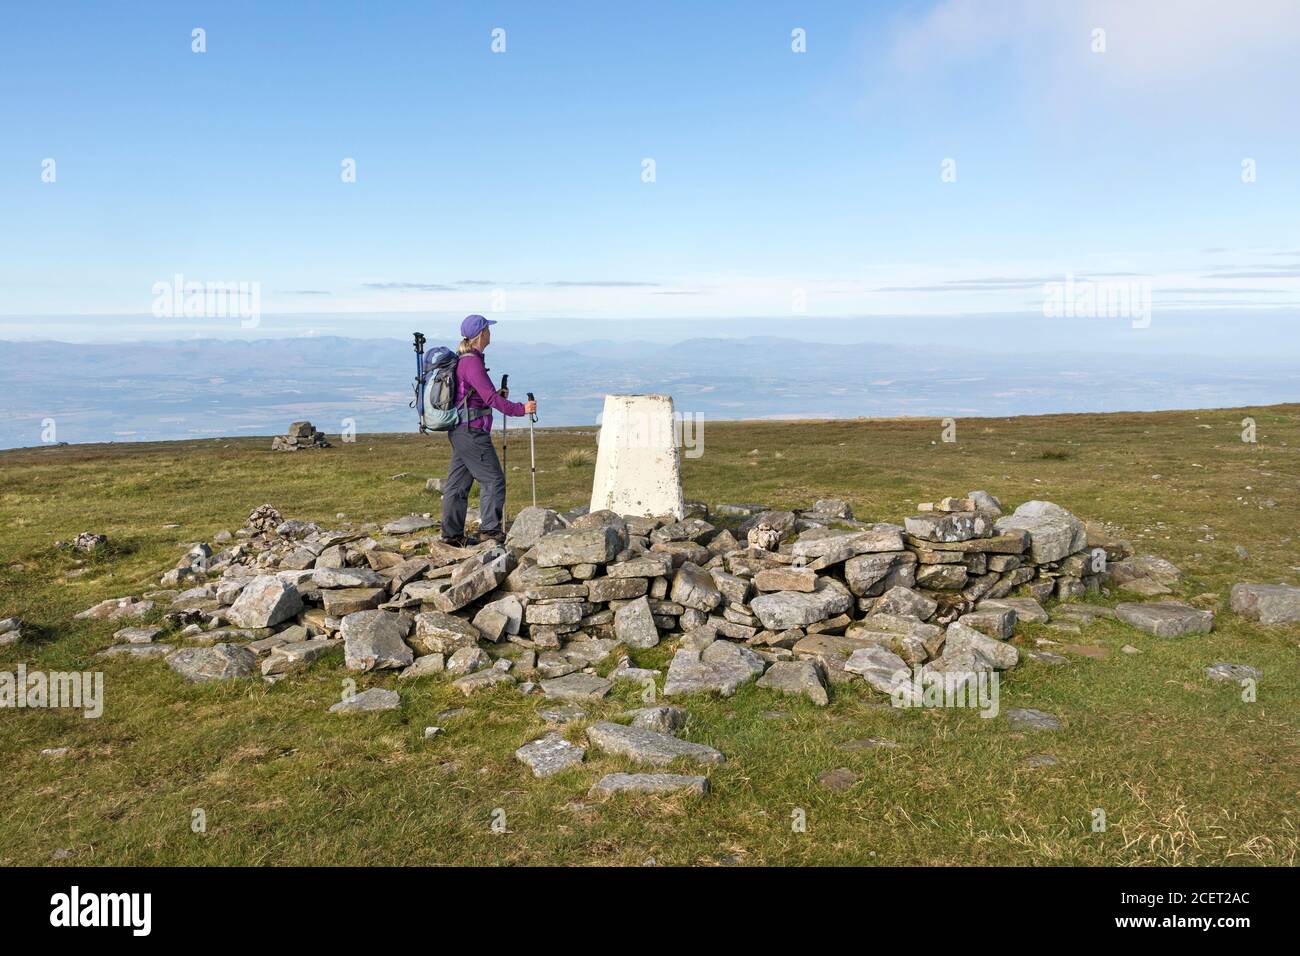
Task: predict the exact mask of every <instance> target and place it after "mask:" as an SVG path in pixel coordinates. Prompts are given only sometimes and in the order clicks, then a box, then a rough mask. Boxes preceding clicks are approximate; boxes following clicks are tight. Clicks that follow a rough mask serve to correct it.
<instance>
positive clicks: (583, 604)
mask: <svg viewBox="0 0 1300 956" xmlns="http://www.w3.org/2000/svg"><path fill="white" fill-rule="evenodd" d="M692 512H693V513H692V514H691V515H690V516H688V517H686V518H685V519H683V520H674V519H672V518H647V517H635V516H621V515H617V514H614V513H613V512H608V511H600V512H593V513H585V510H584V509H579V510H578V511H574V512H569V513H567V514H560V513H559V512H557V511H553V510H550V509H545V508H527V509H525V510H524V511H522V512H520V514H519V515H518V516H517V517H516V518H515V520H514V522H513V523H512V524H511V525H510V528H509V532H508V535H507V538H506V542H505V545H504V547H500V546H494V545H492V544H491V543H490V542H487V543H484V544H482V545H479V546H475V547H468V548H456V547H452V546H450V545H447V544H445V543H443V542H442V541H441V540H440V539H439V538H438V536H437V535H436V534H431V533H430V532H431V531H432V529H433V528H434V526H435V524H436V523H435V521H434V520H433V519H432V518H430V517H428V516H421V515H408V516H405V517H403V518H399V519H397V520H395V521H392V522H389V523H387V524H385V525H383V526H382V527H377V526H375V525H364V526H361V527H358V528H352V527H350V526H344V527H343V528H340V529H327V528H324V527H321V526H319V525H317V524H316V523H314V522H305V521H300V520H296V519H288V520H285V519H283V518H282V516H281V515H280V514H279V512H277V511H276V510H275V509H274V508H272V507H270V506H269V505H264V506H262V507H260V508H258V509H255V510H254V511H253V512H252V514H250V516H249V520H248V522H247V524H246V525H245V527H243V528H241V529H240V530H239V531H237V532H235V533H234V534H233V535H231V534H229V533H225V532H223V533H222V535H219V536H218V540H217V541H216V542H215V543H216V544H217V545H218V548H216V549H214V548H213V547H212V546H211V545H209V544H207V543H202V542H201V543H197V544H194V545H192V546H190V547H188V548H187V551H186V553H185V555H184V557H183V558H182V559H181V561H180V562H179V564H178V565H177V567H175V568H173V569H171V570H170V571H168V572H167V573H166V574H165V575H163V578H162V583H163V585H164V586H165V587H168V588H171V589H172V590H164V591H157V592H152V593H148V594H145V595H143V598H142V599H140V600H137V599H135V598H121V599H114V600H110V601H105V602H102V603H101V604H98V605H96V606H95V607H94V608H90V609H88V610H87V611H84V612H82V614H80V615H78V617H94V618H110V619H115V620H116V619H128V620H129V619H138V618H143V617H145V616H146V615H148V614H149V612H150V611H151V610H152V609H153V607H154V606H155V602H157V603H159V604H162V603H164V602H166V603H167V604H168V605H169V606H170V610H168V611H167V612H166V614H165V622H164V625H163V626H148V627H146V626H139V624H138V623H137V624H136V625H133V626H129V627H125V628H123V629H122V630H120V631H119V632H118V633H117V635H116V636H117V640H118V642H119V643H118V644H117V645H115V646H114V647H112V648H110V649H109V650H108V651H106V652H104V653H105V654H108V655H111V656H128V657H152V656H164V657H165V658H166V662H167V663H168V665H169V666H170V667H171V668H172V669H173V670H175V671H176V672H177V673H179V674H180V675H182V676H183V677H185V678H186V679H188V680H191V681H209V680H224V679H230V678H240V677H250V676H254V675H258V674H259V673H260V675H261V676H262V677H263V678H264V679H266V680H271V681H276V680H282V679H285V678H286V677H289V676H290V675H292V674H294V673H295V672H298V671H302V670H305V669H306V668H308V667H311V666H312V665H313V664H314V663H315V662H317V661H320V660H322V659H324V658H325V657H327V656H330V655H341V657H342V660H343V663H344V665H345V666H346V668H348V669H349V670H352V671H356V672H368V671H383V670H394V671H397V672H398V675H397V676H398V686H399V687H400V686H401V685H402V684H403V683H405V682H406V681H410V680H414V679H419V678H423V677H426V676H428V675H446V676H447V677H449V678H450V679H451V682H452V685H453V686H454V687H456V688H457V689H458V690H460V691H461V692H462V693H464V694H466V695H471V694H474V693H477V692H479V691H481V690H483V689H485V688H491V687H498V686H502V685H518V688H519V689H520V690H521V691H523V692H526V693H539V694H541V695H544V697H545V698H546V700H547V702H548V706H549V707H551V709H552V710H553V711H555V721H554V722H557V723H562V722H564V721H565V720H568V719H574V716H573V714H574V712H576V715H577V716H582V711H581V710H580V709H578V708H579V707H580V706H581V705H582V704H583V703H584V702H590V701H596V700H600V699H602V698H604V697H605V696H606V695H608V694H609V693H610V691H611V690H612V689H613V687H614V686H615V683H616V682H619V681H627V682H629V683H630V684H632V685H634V686H637V687H640V688H643V689H644V690H645V692H646V693H647V695H649V694H651V693H655V694H658V693H662V694H663V695H664V696H665V697H669V698H672V697H680V696H682V695H687V694H692V693H700V692H710V693H716V694H721V695H724V696H730V695H731V694H734V693H735V692H736V690H737V689H738V688H739V687H741V686H743V685H745V684H748V683H750V682H753V683H755V684H756V685H757V686H759V687H762V688H766V689H769V690H771V691H774V692H777V693H780V694H790V695H798V696H802V697H805V698H807V699H809V700H811V701H812V702H813V703H814V704H817V705H825V704H827V703H828V702H829V700H830V696H831V690H832V689H834V688H836V687H844V686H846V685H850V684H853V683H856V682H858V681H862V682H864V683H865V684H866V685H867V686H869V687H871V688H873V689H874V690H876V691H879V692H882V693H886V694H891V695H893V694H895V693H897V692H898V690H899V687H900V684H902V683H908V684H910V683H911V682H912V680H913V677H914V676H917V677H919V676H923V675H925V674H927V673H929V674H948V675H955V674H974V673H979V672H989V671H994V670H1005V669H1007V668H1011V667H1014V666H1016V665H1017V664H1018V663H1019V661H1020V658H1021V654H1020V650H1019V649H1018V647H1017V645H1016V644H1015V643H1012V642H1011V641H1010V640H1009V639H1010V638H1012V636H1013V634H1014V632H1015V629H1016V626H1017V623H1018V622H1020V621H1034V622H1047V621H1048V620H1049V617H1048V614H1047V612H1046V611H1045V610H1044V609H1043V607H1042V604H1041V603H1040V602H1042V601H1044V600H1046V599H1048V598H1057V599H1059V600H1061V601H1062V602H1066V603H1062V604H1061V605H1059V606H1058V607H1056V608H1054V609H1053V612H1052V618H1053V622H1054V623H1053V624H1052V625H1051V626H1054V627H1063V628H1074V629H1075V630H1077V625H1078V624H1079V623H1087V622H1089V621H1091V620H1093V619H1094V618H1096V617H1103V616H1104V617H1110V618H1118V619H1119V620H1121V621H1124V622H1126V623H1128V624H1130V625H1132V626H1133V627H1136V628H1138V629H1140V630H1143V631H1145V632H1147V633H1149V634H1152V635H1156V636H1160V637H1174V636H1179V635H1183V634H1191V633H1204V632H1207V631H1209V630H1210V629H1211V628H1212V626H1213V614H1212V613H1211V612H1210V611H1205V610H1199V609H1197V608H1194V607H1191V606H1189V605H1187V604H1182V603H1179V602H1176V601H1170V600H1156V601H1140V602H1129V603H1121V604H1119V605H1118V606H1117V607H1115V608H1109V607H1104V606H1099V605H1089V604H1082V603H1079V602H1077V600H1076V599H1077V598H1080V597H1082V596H1085V595H1087V594H1089V593H1094V592H1098V591H1101V590H1102V588H1103V587H1107V588H1109V587H1117V588H1120V589H1127V590H1130V591H1133V592H1134V593H1136V594H1139V595H1144V596H1145V595H1155V596H1161V595H1164V594H1167V593H1168V592H1169V590H1170V587H1169V585H1171V584H1174V583H1177V580H1178V578H1179V575H1180V572H1179V571H1178V569H1177V568H1176V567H1174V566H1173V565H1172V564H1170V563H1169V562H1167V561H1163V560H1161V559H1159V558H1151V557H1135V556H1134V555H1133V550H1132V548H1131V547H1130V546H1129V545H1128V544H1127V542H1124V541H1119V540H1116V539H1114V538H1112V537H1110V536H1109V535H1107V534H1106V532H1105V530H1104V529H1102V528H1099V527H1097V526H1094V525H1085V523H1084V522H1083V521H1081V520H1080V519H1079V518H1077V517H1076V516H1074V515H1073V514H1071V513H1070V512H1069V511H1067V510H1066V509H1064V508H1062V507H1060V506H1058V505H1055V504H1052V503H1051V502H1046V501H1029V502H1025V503H1024V504H1021V505H1020V506H1019V507H1017V508H1016V509H1015V510H1014V511H1012V512H1011V513H1010V514H1004V513H1003V509H1002V506H1001V503H1000V502H999V501H998V500H997V499H996V498H994V497H993V496H992V495H989V494H987V493H984V492H972V493H970V494H968V495H966V496H964V497H961V498H944V499H941V500H939V501H936V502H932V503H927V504H924V505H922V506H921V507H920V508H919V509H918V513H917V514H915V515H913V516H910V517H907V518H905V519H904V521H903V523H902V524H901V525H900V524H890V523H864V522H859V521H856V520H855V519H854V518H853V515H852V511H851V509H850V508H849V507H848V506H847V504H845V503H844V502H838V501H819V502H817V503H816V505H815V506H814V507H813V508H811V509H808V510H806V511H774V510H769V509H764V508H762V507H761V506H759V505H721V506H718V507H717V508H715V509H714V512H713V515H714V518H715V520H716V521H717V522H718V524H714V523H711V522H710V521H709V520H707V519H708V517H709V512H708V510H707V509H706V508H705V506H704V505H700V504H693V505H692ZM735 522H739V523H738V525H736V527H735V528H734V530H733V528H731V527H725V526H723V524H724V523H735ZM755 532H756V533H755ZM756 539H757V540H761V541H762V542H764V543H765V544H767V545H769V546H768V547H756V546H753V545H749V546H746V545H745V544H742V543H741V541H742V540H745V541H747V542H749V541H754V540H756ZM1239 587H1240V588H1247V589H1254V590H1243V591H1241V593H1240V595H1238V593H1237V592H1236V591H1234V596H1233V606H1234V608H1235V607H1237V606H1238V605H1240V606H1241V607H1242V608H1243V609H1248V610H1250V611H1253V612H1256V613H1257V614H1258V616H1259V619H1261V620H1263V619H1264V618H1265V617H1267V618H1268V619H1269V620H1273V619H1276V618H1278V617H1279V616H1282V615H1285V614H1286V613H1288V608H1290V609H1292V610H1293V611H1294V612H1295V613H1297V614H1300V604H1297V603H1296V600H1297V599H1298V598H1300V589H1294V588H1292V589H1289V592H1288V593H1282V592H1278V591H1276V590H1274V589H1271V588H1270V587H1268V586H1255V585H1241V586H1239ZM181 588H183V589H181ZM1290 592H1295V593H1294V594H1292V593H1290ZM1288 602H1290V603H1288ZM1057 622H1059V623H1057ZM5 624H6V625H8V624H9V622H5ZM164 633H170V634H171V635H172V636H171V637H168V638H166V639H165V640H166V641H172V642H173V643H166V642H163V643H159V642H157V641H156V638H158V637H159V636H160V635H162V634H164ZM665 639H671V640H673V641H674V642H675V643H674V645H673V650H674V653H673V656H672V658H671V661H670V663H669V665H668V668H667V673H666V675H665V674H661V673H660V672H659V671H657V670H648V669H643V668H638V667H634V666H632V665H631V662H630V661H629V660H628V659H627V657H626V654H625V653H624V652H625V650H626V649H629V648H632V649H638V648H650V647H654V646H656V645H658V644H659V643H660V642H662V641H664V640H665ZM1040 643H1041V644H1052V643H1054V642H1051V641H1041V642H1040ZM1029 653H1030V654H1031V655H1032V656H1035V657H1039V658H1040V659H1042V660H1044V661H1045V662H1047V663H1063V662H1065V659H1064V658H1061V657H1059V656H1058V655H1053V654H1051V653H1045V652H1042V651H1038V652H1035V651H1032V650H1031V651H1030V652H1029ZM1052 658H1055V659H1054V660H1053V659H1052ZM602 662H612V663H614V666H613V668H612V669H608V668H605V667H602V668H601V670H602V671H604V672H605V674H606V676H600V675H599V674H598V673H597V667H596V665H598V664H602ZM1239 666H1241V665H1230V664H1227V663H1226V662H1220V665H1216V667H1219V670H1220V671H1222V672H1223V673H1225V674H1227V673H1235V671H1231V670H1230V669H1231V668H1234V667H1239ZM399 703H400V694H399V693H398V692H397V691H394V690H390V689H384V688H371V689H370V690H367V691H366V692H365V693H363V694H359V695H357V696H356V697H353V698H349V699H348V700H346V701H343V702H342V703H341V704H339V705H335V707H333V708H331V709H332V710H334V711H336V712H339V713H354V712H362V711H374V710H387V709H392V708H395V707H397V706H399ZM566 709H567V712H568V716H566V717H563V718H562V717H561V716H559V715H560V713H561V711H566ZM628 716H630V717H631V718H632V722H631V724H630V725H628V724H621V723H615V722H612V721H603V722H600V723H597V724H594V725H593V726H591V727H589V728H588V729H587V739H588V742H589V744H590V745H591V746H594V747H597V748H598V749H601V750H603V751H605V752H607V753H613V754H621V755H624V756H627V757H629V758H630V759H633V760H635V761H637V762H640V763H646V764H650V765H652V766H654V767H657V768H662V767H664V766H666V765H668V764H669V763H672V762H674V761H676V760H678V759H679V758H685V759H686V760H690V761H695V762H696V763H699V764H702V765H712V764H716V763H720V762H722V760H723V759H724V758H723V756H722V754H720V753H718V752H717V751H715V750H712V749H711V748H708V747H704V746H703V745H700V744H695V743H690V742H687V741H684V740H681V739H679V738H678V736H677V734H678V733H679V732H680V731H681V729H682V726H683V725H684V723H685V719H686V715H685V714H684V713H683V712H681V711H678V710H677V709H676V708H673V707H648V708H644V709H642V710H640V711H636V712H634V713H633V714H631V715H628ZM547 720H548V721H551V720H552V718H551V717H548V718H547ZM431 729H432V730H433V731H434V733H435V734H436V733H437V732H438V729H437V728H431ZM430 736H433V734H430ZM584 752H585V750H584V748H582V747H578V746H577V745H575V744H571V743H568V742H567V741H565V740H564V739H563V738H561V737H558V736H556V735H549V736H547V737H543V738H541V739H539V740H536V741H532V742H528V743H526V744H525V745H524V746H522V747H521V748H520V751H519V753H518V757H519V759H520V760H521V761H522V762H524V763H526V764H527V765H528V766H529V767H531V768H532V770H533V772H534V773H535V774H537V775H538V776H545V775H548V774H549V773H552V772H558V771H559V770H561V769H563V768H565V767H568V766H571V765H573V764H574V763H577V762H581V761H582V759H583V753H584ZM670 789H685V790H688V791H691V792H697V793H698V792H703V791H704V790H705V789H707V782H706V781H704V778H702V777H692V776H684V777H680V778H679V777H676V776H675V775H672V774H664V773H657V772H656V773H651V774H630V775H629V774H621V775H620V774H615V775H611V777H609V778H606V779H604V780H602V781H600V782H599V783H598V784H597V786H596V787H594V788H593V793H597V794H604V793H610V792H616V791H619V790H633V791H637V792H663V791H665V790H670Z"/></svg>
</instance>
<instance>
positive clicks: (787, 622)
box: [749, 578, 853, 631]
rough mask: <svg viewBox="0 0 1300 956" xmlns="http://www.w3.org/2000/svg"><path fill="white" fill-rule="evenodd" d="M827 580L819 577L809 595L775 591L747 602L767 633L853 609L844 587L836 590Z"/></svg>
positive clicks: (849, 596)
mask: <svg viewBox="0 0 1300 956" xmlns="http://www.w3.org/2000/svg"><path fill="white" fill-rule="evenodd" d="M831 581H832V579H830V578H819V579H818V581H817V590H816V591H814V592H813V593H812V594H805V593H803V592H801V591H774V592H772V593H771V594H760V595H759V596H758V597H756V598H754V599H753V600H752V601H750V602H749V606H750V609H751V610H752V611H753V612H754V616H755V617H757V618H758V619H759V621H760V622H761V623H762V625H763V627H765V628H766V629H767V630H769V631H784V630H788V629H789V628H792V627H803V626H805V625H808V624H816V623H817V622H818V621H825V620H826V619H827V618H831V617H834V616H835V615H837V614H843V613H844V612H845V611H847V610H849V608H851V607H852V606H853V596H852V595H851V594H850V593H849V592H848V589H847V588H845V587H844V585H842V584H840V585H839V586H838V587H837V586H835V584H832V583H831Z"/></svg>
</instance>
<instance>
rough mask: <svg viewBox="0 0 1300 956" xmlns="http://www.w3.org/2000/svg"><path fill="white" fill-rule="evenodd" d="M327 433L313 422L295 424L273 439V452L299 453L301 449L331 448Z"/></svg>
mask: <svg viewBox="0 0 1300 956" xmlns="http://www.w3.org/2000/svg"><path fill="white" fill-rule="evenodd" d="M329 447H330V443H329V442H328V441H326V440H325V433H324V432H322V431H317V429H316V426H315V425H313V424H312V423H311V422H294V423H293V424H292V425H290V426H289V430H288V431H287V432H286V433H285V434H283V435H276V436H275V437H274V438H272V439H271V451H298V450H299V449H300V448H329Z"/></svg>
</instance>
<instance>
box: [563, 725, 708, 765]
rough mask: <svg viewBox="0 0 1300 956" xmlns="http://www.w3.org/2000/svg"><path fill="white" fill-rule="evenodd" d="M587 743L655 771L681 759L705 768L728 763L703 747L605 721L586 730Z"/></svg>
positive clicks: (642, 729) (702, 745)
mask: <svg viewBox="0 0 1300 956" xmlns="http://www.w3.org/2000/svg"><path fill="white" fill-rule="evenodd" d="M587 739H588V740H589V741H590V742H591V744H592V745H593V746H595V747H597V748H599V749H600V750H603V751H604V752H605V753H609V754H615V755H617V756H620V757H628V758H630V759H632V760H638V761H640V762H642V763H648V764H652V765H654V766H656V767H666V766H667V765H668V764H670V763H672V762H673V761H674V760H681V759H684V760H689V761H691V762H693V763H697V764H701V765H704V766H716V765H718V764H721V763H724V762H725V761H726V758H725V757H724V756H723V755H722V754H721V753H720V752H719V751H717V750H714V749H713V748H712V747H706V746H705V745H704V744H697V743H692V742H690V741H688V740H680V739H679V738H677V737H672V736H669V735H668V734H659V733H655V732H654V731H653V730H646V729H644V728H642V727H628V726H626V725H624V724H615V723H611V722H610V721H605V720H602V721H601V722H599V723H596V724H592V725H591V726H590V727H588V728H587Z"/></svg>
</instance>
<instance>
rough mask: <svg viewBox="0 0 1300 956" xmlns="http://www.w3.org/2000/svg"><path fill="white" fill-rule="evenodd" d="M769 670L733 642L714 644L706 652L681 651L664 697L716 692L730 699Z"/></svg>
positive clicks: (744, 648) (669, 669)
mask: <svg viewBox="0 0 1300 956" xmlns="http://www.w3.org/2000/svg"><path fill="white" fill-rule="evenodd" d="M766 669H767V663H766V662H765V661H764V660H763V659H762V658H761V657H759V656H758V655H757V654H755V653H754V652H753V651H751V650H750V649H749V648H747V647H742V646H741V645H739V644H733V643H731V642H730V641H714V642H712V643H711V644H709V645H708V646H706V647H705V648H704V650H703V651H693V650H690V649H689V648H682V649H681V650H679V651H678V652H677V653H676V654H674V655H673V659H672V661H671V663H669V665H668V676H667V678H666V679H665V680H664V696H665V697H673V696H676V695H678V694H697V693H709V692H716V693H719V694H721V695H722V696H723V697H730V696H731V695H732V694H734V693H735V692H736V688H738V687H740V686H741V685H742V684H746V683H748V682H749V681H752V680H755V679H756V678H757V677H758V676H759V675H760V674H762V673H763V671H764V670H766Z"/></svg>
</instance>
